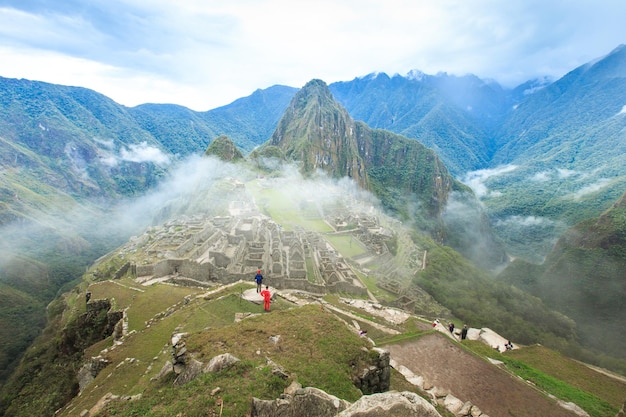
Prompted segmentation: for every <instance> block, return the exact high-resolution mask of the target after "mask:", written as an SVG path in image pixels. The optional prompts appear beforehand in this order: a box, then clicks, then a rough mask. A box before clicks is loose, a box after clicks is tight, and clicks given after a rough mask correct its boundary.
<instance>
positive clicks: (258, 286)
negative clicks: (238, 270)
mask: <svg viewBox="0 0 626 417" xmlns="http://www.w3.org/2000/svg"><path fill="white" fill-rule="evenodd" d="M254 280H255V281H256V292H257V293H259V292H261V284H263V275H261V270H260V269H257V271H256V276H255V277H254Z"/></svg>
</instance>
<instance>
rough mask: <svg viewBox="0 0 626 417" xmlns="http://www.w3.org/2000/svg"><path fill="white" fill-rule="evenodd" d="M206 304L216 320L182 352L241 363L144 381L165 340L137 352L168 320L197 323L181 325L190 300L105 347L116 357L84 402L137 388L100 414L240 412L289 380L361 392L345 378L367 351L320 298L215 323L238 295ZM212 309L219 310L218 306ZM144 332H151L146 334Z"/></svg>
mask: <svg viewBox="0 0 626 417" xmlns="http://www.w3.org/2000/svg"><path fill="white" fill-rule="evenodd" d="M208 303H209V304H210V306H209V305H205V306H204V309H205V310H208V309H210V310H211V311H214V312H215V313H214V315H210V314H207V315H206V318H207V321H208V322H211V323H213V324H215V325H216V327H210V328H206V329H204V330H202V331H197V332H193V333H190V334H189V335H188V336H187V338H186V343H187V348H188V349H189V352H193V355H194V357H195V358H196V359H197V360H200V361H202V362H204V363H207V362H208V361H209V360H210V359H211V358H212V357H214V356H216V355H219V354H221V353H225V352H228V353H231V354H233V355H235V356H236V357H237V358H239V359H240V360H241V361H240V362H238V363H237V364H236V365H234V366H232V367H231V368H229V369H228V370H225V371H222V372H219V373H217V374H202V375H200V376H199V377H197V378H196V379H195V380H194V381H192V382H190V383H188V384H186V385H184V386H174V385H173V384H172V383H173V377H171V376H170V377H167V378H165V379H163V380H159V381H150V378H151V377H152V376H154V375H156V374H157V373H158V371H159V370H160V369H161V367H162V366H163V364H164V363H165V361H166V360H167V359H168V358H167V356H168V353H167V352H168V349H166V347H164V348H162V349H161V350H160V352H154V351H153V350H150V349H143V350H144V351H143V352H141V350H142V347H143V346H145V344H146V343H154V344H155V345H156V346H163V343H158V341H157V340H151V338H152V337H155V336H156V334H157V333H158V334H161V335H160V336H159V337H164V336H169V335H170V334H171V333H170V332H171V331H172V330H173V327H174V324H175V323H179V326H178V330H180V331H184V330H191V328H190V327H194V326H197V323H196V324H193V325H190V324H191V323H192V322H193V323H195V321H193V320H189V321H187V322H186V323H185V324H183V325H182V326H181V325H180V319H181V316H183V315H185V314H187V313H186V312H185V311H184V310H187V309H189V308H192V309H195V311H196V313H198V314H199V312H204V311H203V310H202V309H199V308H197V307H193V306H192V307H189V306H187V307H186V308H184V309H182V310H181V311H180V312H177V313H175V314H173V315H172V316H169V317H167V318H164V319H163V320H162V321H160V322H159V323H157V324H155V325H153V326H151V327H150V328H149V329H146V330H144V331H142V332H140V333H138V334H137V335H136V336H134V337H135V338H134V339H131V340H130V341H129V342H128V345H129V346H125V345H126V344H125V345H123V346H122V347H121V348H120V349H119V351H118V352H115V353H113V352H111V354H112V355H113V356H115V357H116V360H115V362H116V363H122V365H120V366H119V367H118V366H115V367H114V366H113V365H111V366H109V368H111V370H112V371H109V368H107V369H105V370H104V371H102V372H101V374H100V375H99V376H98V377H97V379H96V381H94V386H97V388H94V389H93V390H91V391H92V394H89V395H88V396H86V397H85V399H84V400H85V402H84V404H85V405H84V406H85V407H86V405H87V404H89V403H91V404H93V402H94V401H95V400H97V399H98V398H100V397H101V396H102V395H104V394H105V393H106V392H114V393H118V394H122V393H123V394H124V395H132V394H134V393H138V392H142V396H141V398H140V399H139V400H137V401H131V402H114V403H112V404H111V405H109V406H107V408H106V410H105V411H104V412H103V413H102V414H101V415H102V416H113V415H115V416H136V415H149V416H172V415H222V416H243V415H246V413H247V412H248V411H249V407H250V398H251V397H252V396H254V397H257V398H260V399H266V400H274V399H276V398H278V397H279V396H280V394H281V393H282V392H283V390H284V388H285V387H286V386H287V385H289V383H291V380H297V381H298V382H299V383H301V384H302V386H305V387H306V386H315V387H317V388H320V389H322V390H325V391H326V392H328V393H329V394H332V395H336V396H337V397H340V398H344V399H347V400H348V401H355V400H356V399H358V398H359V397H360V395H361V394H360V392H359V390H358V389H356V387H355V386H354V385H353V384H352V376H353V373H354V372H355V369H362V368H363V367H365V366H367V364H369V363H371V360H372V357H371V353H369V352H367V350H365V351H364V350H362V348H363V347H365V346H366V343H365V340H364V339H362V338H359V337H358V336H357V335H355V334H354V333H352V332H351V331H350V330H349V329H347V328H346V326H345V324H344V323H343V322H341V321H339V320H337V319H336V317H335V316H334V315H333V314H331V313H329V312H327V311H325V310H323V309H321V308H320V306H319V305H308V306H304V307H300V308H289V309H282V310H281V309H279V310H276V311H273V312H271V313H268V314H260V315H259V316H256V317H251V318H248V319H245V320H243V321H241V322H239V323H232V322H231V323H229V324H228V325H225V326H222V327H218V324H219V323H215V322H214V321H213V319H214V318H215V317H219V316H230V312H232V311H234V310H237V308H235V307H234V306H236V305H239V301H238V298H237V297H236V294H232V295H228V296H226V297H223V298H220V299H215V300H211V301H208ZM218 310H219V311H223V312H224V313H217V311H218ZM229 310H230V311H229ZM226 311H229V312H228V313H227V312H226ZM181 327H182V328H181ZM151 333H152V334H153V336H150V334H151ZM277 335H280V338H279V341H278V342H277V343H273V342H272V341H270V339H269V338H270V336H277ZM338 341H341V343H340V344H339V342H338ZM130 345H133V346H134V347H131V346H130ZM129 355H133V356H132V357H134V358H136V359H137V362H136V363H134V364H133V363H129V361H124V358H126V357H129ZM154 358H156V359H154ZM268 359H271V360H272V361H273V362H274V363H276V364H278V365H279V366H281V367H282V368H284V369H285V371H286V372H287V373H288V374H289V375H290V378H288V379H281V378H279V377H277V376H276V375H274V374H273V373H272V372H271V371H272V367H271V366H270V365H268V362H267V360H268ZM148 363H153V367H152V370H151V371H149V372H144V370H145V368H146V365H147V364H148ZM133 367H136V368H133ZM118 369H119V371H118ZM133 369H134V370H133ZM110 372H113V375H112V376H110V377H109V376H108V375H107V374H108V373H110ZM111 381H115V383H114V384H112V382H111ZM130 387H132V388H130ZM217 387H219V388H220V392H219V393H218V394H217V395H215V396H211V395H209V393H210V392H211V391H212V390H213V389H215V388H217ZM78 401H80V402H82V401H83V399H78V400H76V401H75V404H74V407H75V408H76V409H80V408H81V406H82V404H80V403H78ZM211 413H214V414H211ZM61 415H64V414H61Z"/></svg>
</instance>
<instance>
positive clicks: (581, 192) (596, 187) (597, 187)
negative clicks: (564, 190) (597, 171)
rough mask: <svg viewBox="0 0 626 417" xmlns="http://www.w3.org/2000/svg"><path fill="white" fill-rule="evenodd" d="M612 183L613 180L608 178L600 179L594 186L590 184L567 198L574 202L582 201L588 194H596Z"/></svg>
mask: <svg viewBox="0 0 626 417" xmlns="http://www.w3.org/2000/svg"><path fill="white" fill-rule="evenodd" d="M610 183H611V180H610V179H608V178H600V179H599V180H598V181H596V182H594V183H593V184H589V185H587V186H585V187H583V188H581V189H580V190H578V191H576V192H575V193H571V194H569V195H567V196H566V198H571V199H573V200H580V199H581V198H583V197H585V196H586V195H588V194H592V193H595V192H596V191H600V190H601V189H603V188H605V187H606V186H608V185H609V184H610Z"/></svg>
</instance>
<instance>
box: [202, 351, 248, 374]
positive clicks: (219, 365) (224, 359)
mask: <svg viewBox="0 0 626 417" xmlns="http://www.w3.org/2000/svg"><path fill="white" fill-rule="evenodd" d="M237 362H239V359H238V358H236V357H235V356H233V355H231V354H230V353H223V354H221V355H217V356H215V357H213V359H211V360H210V361H209V363H208V364H207V366H205V367H204V369H203V370H202V372H204V373H207V372H219V371H221V370H224V369H226V368H230V367H231V366H232V365H233V364H235V363H237Z"/></svg>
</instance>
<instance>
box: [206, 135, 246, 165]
mask: <svg viewBox="0 0 626 417" xmlns="http://www.w3.org/2000/svg"><path fill="white" fill-rule="evenodd" d="M204 154H205V155H206V156H215V157H217V158H219V159H221V160H222V161H227V162H236V161H241V160H243V159H244V157H243V154H242V153H241V151H240V150H239V149H238V148H237V147H236V146H235V143H234V142H233V141H232V140H231V139H230V138H229V137H228V136H226V135H222V136H219V137H217V138H215V140H213V142H211V144H210V145H209V147H208V148H207V149H206V151H204Z"/></svg>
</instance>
